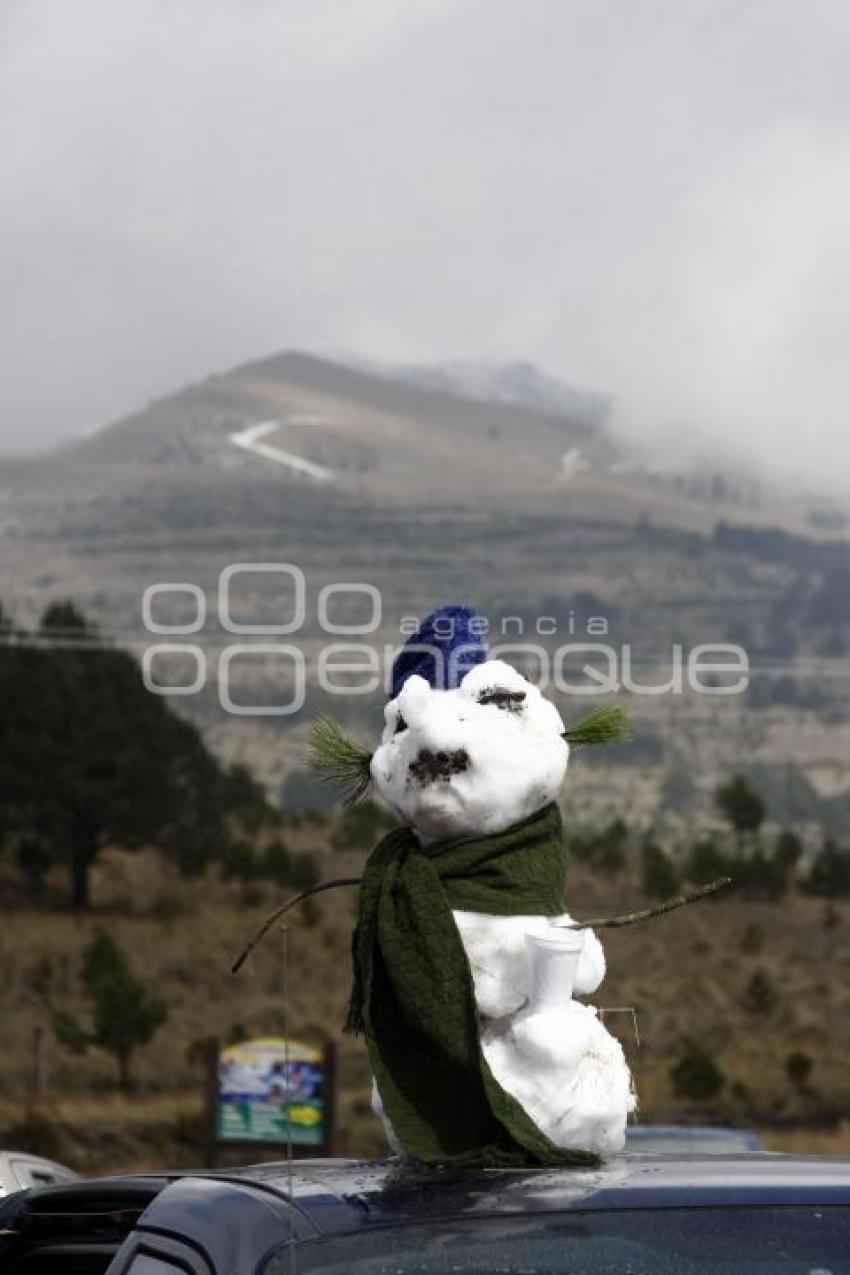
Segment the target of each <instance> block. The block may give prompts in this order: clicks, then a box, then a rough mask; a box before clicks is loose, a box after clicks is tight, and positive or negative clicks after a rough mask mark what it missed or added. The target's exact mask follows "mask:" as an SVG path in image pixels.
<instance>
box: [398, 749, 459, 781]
mask: <svg viewBox="0 0 850 1275" xmlns="http://www.w3.org/2000/svg"><path fill="white" fill-rule="evenodd" d="M468 769H469V753H468V752H467V751H466V749H465V748H456V749H455V750H454V752H451V753H432V752H431V750H430V748H423V749H422V752H421V753H420V754H419V756H418V757H417V758H416V761H412V762H411V763H410V765H409V766H408V768H407V773H408V775H409V776H410V779H411V780H412V782H413V783H415V784H419V785H420V787H422V786H424V785H425V784H434V783H439V782H443V783H448V781H449V780H450V779H451V777H452V775H462V774H463V772H464V771H465V770H468Z"/></svg>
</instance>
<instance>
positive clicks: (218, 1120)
mask: <svg viewBox="0 0 850 1275" xmlns="http://www.w3.org/2000/svg"><path fill="white" fill-rule="evenodd" d="M336 1052H337V1048H336V1044H335V1043H334V1042H332V1041H328V1042H327V1044H326V1045H325V1046H324V1048H323V1049H317V1048H315V1047H314V1046H312V1045H307V1044H304V1042H303V1041H298V1040H292V1039H284V1038H282V1037H273V1036H265V1037H261V1038H259V1039H256V1040H246V1041H241V1042H240V1043H239V1044H235V1045H227V1046H226V1047H225V1048H224V1049H222V1048H220V1046H219V1042H218V1041H211V1042H210V1053H209V1059H208V1068H207V1104H206V1105H207V1120H206V1126H207V1128H206V1139H205V1142H206V1146H205V1151H206V1160H207V1163H208V1164H209V1165H210V1166H211V1167H212V1166H213V1165H214V1164H215V1161H216V1158H217V1152H218V1148H219V1147H220V1146H224V1145H226V1146H239V1147H246V1148H247V1147H257V1146H258V1145H262V1146H266V1147H270V1148H271V1147H276V1148H281V1147H283V1148H286V1149H287V1151H289V1150H290V1149H291V1151H292V1155H293V1156H302V1157H303V1156H305V1155H307V1156H329V1155H333V1154H334V1150H335V1132H336V1130H335V1124H336V1101H337V1066H336V1062H337V1059H336Z"/></svg>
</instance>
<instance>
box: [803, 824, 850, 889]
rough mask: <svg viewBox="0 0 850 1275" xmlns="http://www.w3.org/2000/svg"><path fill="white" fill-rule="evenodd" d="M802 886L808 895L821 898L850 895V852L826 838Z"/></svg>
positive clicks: (830, 838)
mask: <svg viewBox="0 0 850 1275" xmlns="http://www.w3.org/2000/svg"><path fill="white" fill-rule="evenodd" d="M803 885H804V888H805V890H806V891H807V892H808V893H809V894H815V895H818V896H819V897H821V898H827V899H832V898H840V897H842V896H844V895H848V894H850V852H849V851H847V850H843V849H842V848H841V846H839V845H838V843H837V842H835V841H834V840H833V839H832V837H827V839H826V841H825V842H824V843H823V848H822V849H821V850H820V852H819V853H818V855H817V856H816V858H815V860H814V862H813V863H812V866H811V868H810V869H809V873H808V876H807V877H806V879H805V881H804V883H803Z"/></svg>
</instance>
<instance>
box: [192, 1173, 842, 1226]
mask: <svg viewBox="0 0 850 1275" xmlns="http://www.w3.org/2000/svg"><path fill="white" fill-rule="evenodd" d="M204 1176H208V1175H206V1174H205V1175H204ZM209 1176H216V1177H227V1178H229V1179H231V1180H234V1179H235V1180H237V1181H239V1182H244V1183H250V1184H251V1185H252V1186H254V1187H259V1188H260V1189H265V1190H271V1191H273V1192H275V1193H277V1194H280V1195H281V1196H283V1197H284V1198H285V1199H287V1200H288V1201H290V1202H291V1204H293V1205H294V1206H295V1207H296V1208H297V1210H298V1211H299V1213H300V1214H302V1216H305V1217H306V1218H308V1219H309V1221H310V1223H311V1226H312V1227H313V1228H314V1229H315V1230H316V1231H318V1232H319V1233H321V1234H329V1233H342V1232H349V1231H357V1230H363V1229H369V1228H370V1227H372V1226H374V1225H376V1224H377V1225H403V1224H413V1223H416V1222H422V1221H426V1222H427V1221H433V1220H435V1219H437V1218H448V1217H455V1218H457V1217H463V1216H469V1217H475V1216H478V1217H480V1216H482V1215H487V1214H491V1215H492V1214H496V1215H498V1214H504V1213H525V1214H528V1213H548V1212H564V1211H571V1210H582V1211H584V1210H594V1211H595V1210H600V1209H633V1208H641V1209H661V1208H695V1207H697V1208H711V1207H723V1206H727V1207H728V1206H741V1205H747V1204H749V1205H778V1206H784V1205H792V1204H801V1205H805V1204H812V1205H814V1204H818V1205H822V1206H823V1205H829V1204H834V1205H844V1206H848V1205H850V1159H838V1158H832V1157H827V1156H783V1155H771V1156H765V1155H746V1154H739V1155H724V1156H718V1155H706V1156H701V1155H670V1154H668V1155H660V1156H652V1155H628V1156H625V1155H624V1156H617V1157H614V1158H613V1159H611V1160H609V1161H607V1162H606V1163H605V1164H603V1165H601V1166H600V1167H598V1168H592V1169H578V1168H576V1169H560V1168H559V1169H538V1170H529V1169H525V1170H481V1171H477V1172H472V1171H465V1172H462V1173H458V1172H450V1171H441V1170H433V1169H431V1170H428V1169H423V1168H422V1167H419V1168H414V1167H412V1166H405V1165H404V1164H403V1162H401V1161H399V1160H378V1161H375V1160H371V1161H363V1160H311V1161H303V1160H296V1161H294V1162H293V1163H292V1164H291V1165H290V1164H287V1163H286V1162H282V1163H281V1162H275V1163H271V1164H255V1165H249V1166H246V1167H245V1168H241V1169H231V1170H224V1171H222V1172H221V1173H219V1174H215V1175H209Z"/></svg>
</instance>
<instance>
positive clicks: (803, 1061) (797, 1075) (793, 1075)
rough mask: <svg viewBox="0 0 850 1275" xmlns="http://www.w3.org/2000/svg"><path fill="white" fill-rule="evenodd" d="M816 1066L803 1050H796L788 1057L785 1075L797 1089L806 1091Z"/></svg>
mask: <svg viewBox="0 0 850 1275" xmlns="http://www.w3.org/2000/svg"><path fill="white" fill-rule="evenodd" d="M814 1065H815V1064H814V1061H813V1059H812V1058H811V1057H810V1056H809V1055H808V1054H807V1053H804V1051H803V1050H802V1049H795V1050H793V1051H792V1052H791V1053H790V1054H789V1055H788V1057H787V1058H786V1059H785V1074H786V1076H787V1077H788V1079H789V1081H790V1082H791V1084H792V1085H793V1086H794V1088H795V1089H805V1087H806V1085H807V1083H808V1080H809V1077H810V1076H811V1074H812V1069H813V1067H814Z"/></svg>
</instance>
